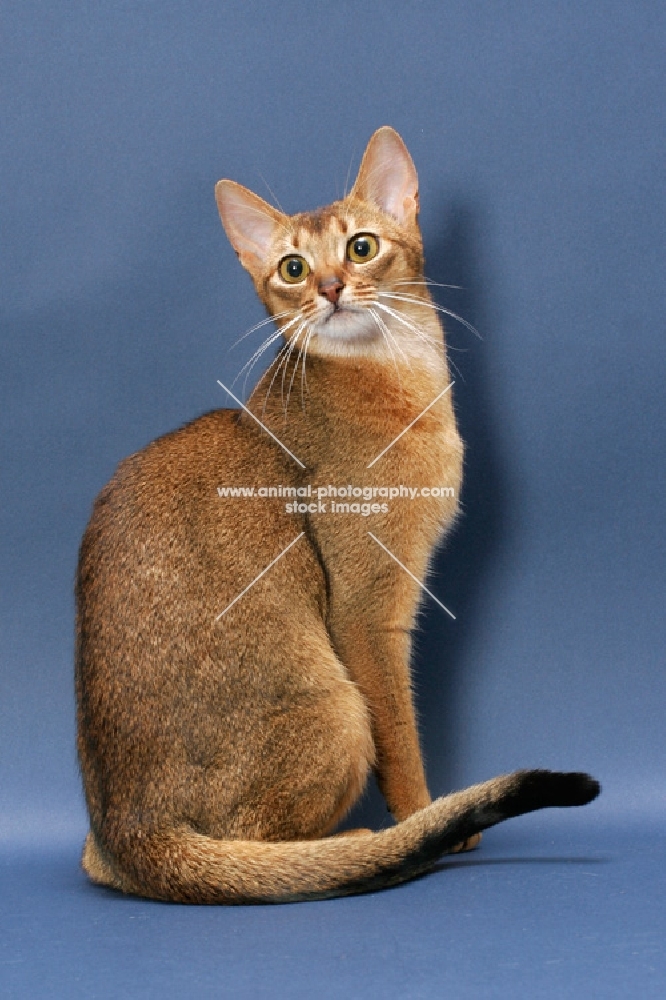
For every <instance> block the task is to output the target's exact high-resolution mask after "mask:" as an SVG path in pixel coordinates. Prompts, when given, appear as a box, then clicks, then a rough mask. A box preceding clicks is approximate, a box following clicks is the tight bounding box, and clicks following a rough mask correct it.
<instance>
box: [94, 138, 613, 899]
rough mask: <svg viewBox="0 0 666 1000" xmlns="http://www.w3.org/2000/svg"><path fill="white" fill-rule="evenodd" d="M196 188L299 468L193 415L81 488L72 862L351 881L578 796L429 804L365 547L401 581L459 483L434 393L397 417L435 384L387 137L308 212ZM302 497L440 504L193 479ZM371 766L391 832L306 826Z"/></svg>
mask: <svg viewBox="0 0 666 1000" xmlns="http://www.w3.org/2000/svg"><path fill="white" fill-rule="evenodd" d="M217 199H218V205H219V208H220V214H221V216H222V221H223V223H224V225H225V228H226V229H227V233H228V235H229V237H230V239H231V241H232V243H233V245H234V247H235V249H236V250H237V252H238V255H239V258H240V259H241V262H242V263H243V264H244V266H245V267H246V268H247V269H248V271H249V272H250V274H251V276H252V278H253V281H254V283H255V287H256V288H257V292H258V294H259V296H260V298H261V299H262V301H263V302H264V304H265V306H266V308H267V310H268V312H269V314H270V315H276V314H283V315H282V318H281V320H279V321H278V322H281V323H282V327H283V335H284V339H285V350H284V352H283V353H282V355H281V366H282V367H278V368H277V377H274V376H275V374H276V369H275V366H271V368H269V371H268V372H267V373H266V374H265V375H264V376H263V377H262V378H261V379H260V380H259V383H258V385H257V386H256V388H255V391H254V392H253V394H252V396H251V399H250V401H249V403H248V407H249V409H250V410H251V411H252V413H254V414H255V415H256V416H258V417H259V418H260V419H261V420H262V422H263V423H264V424H265V426H266V427H268V428H269V429H270V430H271V431H272V432H273V433H274V434H275V435H276V436H277V437H278V438H279V439H280V441H281V442H282V443H283V445H284V446H286V448H287V449H288V450H289V451H290V452H291V453H292V454H293V455H294V456H296V457H297V458H298V459H299V460H300V461H301V462H302V463H303V464H304V465H305V466H306V469H305V470H303V469H301V468H300V467H299V465H298V464H297V463H296V462H294V460H293V459H292V457H290V455H289V454H287V453H286V451H285V450H283V449H282V448H281V447H280V446H279V445H278V444H277V443H276V441H275V440H274V439H273V438H271V437H270V436H269V435H268V434H267V433H266V432H265V430H263V429H262V428H261V427H260V426H258V424H257V423H256V422H255V421H254V420H253V419H252V418H251V417H250V416H248V414H246V413H244V412H240V411H234V410H219V411H216V412H213V413H209V414H207V415H205V416H203V417H200V418H199V419H198V420H195V421H194V422H192V423H190V424H188V425H186V426H185V427H183V428H182V429H180V430H178V431H176V432H174V433H171V434H167V435H166V436H165V437H162V438H160V439H158V440H157V441H155V442H153V443H152V444H151V445H149V446H148V447H147V448H146V449H144V450H143V451H142V452H140V453H138V454H136V455H133V456H131V457H130V458H128V459H127V460H126V461H124V462H123V463H122V464H121V465H120V467H119V469H118V471H117V472H116V474H115V476H114V477H113V479H112V480H111V482H110V483H109V484H108V486H107V487H106V488H105V489H104V490H103V491H102V493H101V494H100V496H99V497H98V499H97V501H96V503H95V506H94V510H93V514H92V517H91V520H90V523H89V525H88V528H87V530H86V533H85V536H84V539H83V542H82V546H81V553H80V562H79V572H78V580H77V601H78V613H77V656H76V664H77V666H76V682H77V698H78V750H79V758H80V762H81V770H82V774H83V780H84V787H85V793H86V800H87V805H88V810H89V814H90V825H91V832H90V834H89V835H88V838H87V841H86V845H85V849H84V855H83V866H84V868H85V870H86V872H87V873H88V874H89V876H90V878H91V879H92V880H93V881H94V882H97V883H100V884H104V885H109V886H113V887H115V888H117V889H121V890H123V891H126V892H131V893H136V894H139V895H145V896H150V897H154V898H158V899H170V900H179V901H184V902H202V903H213V902H226V903H233V902H256V901H282V900H289V899H303V898H315V897H318V896H327V895H338V894H342V893H348V892H358V891H364V890H368V889H371V888H374V887H376V886H379V885H388V884H392V883H393V882H398V881H402V880H404V879H406V878H410V877H413V876H414V875H415V874H418V873H419V872H421V871H424V870H426V869H427V868H428V867H430V866H431V865H432V864H433V863H434V861H435V860H436V859H437V857H438V856H439V855H440V854H441V853H443V852H444V851H450V850H453V849H455V848H456V847H457V846H460V844H461V842H462V843H463V844H465V846H471V845H473V844H474V843H476V841H477V840H478V836H477V835H478V832H479V831H480V830H481V829H483V828H484V827H486V826H489V825H492V824H493V823H495V822H499V821H500V820H501V819H503V818H506V817H507V816H509V815H516V814H517V811H518V812H519V811H527V810H528V809H531V808H540V807H541V806H543V805H551V804H553V805H568V804H579V802H582V801H587V800H588V799H589V798H591V797H593V794H596V791H595V790H594V787H593V784H589V782H588V785H585V781H588V779H584V778H583V776H577V775H574V776H568V778H570V782H571V784H572V788H571V790H570V791H568V792H567V794H566V795H563V794H561V792H560V791H558V792H557V795H556V794H554V793H553V794H551V792H550V791H549V789H550V788H551V785H552V782H553V781H554V777H553V776H550V777H548V776H546V772H543V773H542V772H521V773H518V774H516V775H511V776H509V777H506V778H498V779H494V781H491V782H487V783H486V784H484V785H481V786H476V787H475V788H473V789H468V790H467V791H465V792H461V793H458V794H457V795H454V796H450V797H448V798H444V799H438V800H437V801H436V802H434V803H432V802H431V799H430V795H429V792H428V788H427V785H426V779H425V775H424V769H423V764H422V760H421V753H420V749H419V740H418V733H417V726H416V720H415V715H414V707H413V700H412V693H411V681H410V668H409V659H410V635H411V632H412V630H413V628H414V625H415V615H416V612H417V607H418V604H419V600H420V597H421V591H420V588H419V586H418V584H417V583H416V582H415V581H414V580H413V579H412V578H411V577H410V576H409V575H408V574H407V573H406V572H404V570H403V569H402V568H401V567H400V566H398V565H397V564H396V562H394V561H393V560H392V559H391V558H390V557H389V556H388V555H387V554H386V553H385V552H384V551H383V550H382V549H381V548H380V547H379V546H378V545H377V544H376V542H375V541H374V540H373V539H372V538H371V537H370V536H369V535H368V530H370V531H372V532H373V534H375V535H376V536H377V537H378V538H380V539H381V541H382V542H383V544H384V545H385V546H386V547H387V548H388V549H389V550H390V551H391V552H392V553H394V554H395V555H396V556H397V557H398V558H399V559H400V561H401V562H403V563H404V564H405V565H406V566H407V567H408V568H409V570H410V571H411V572H412V573H413V574H414V575H415V576H416V577H417V578H418V579H420V580H422V579H423V578H424V577H425V575H426V573H427V569H428V563H429V560H430V558H431V555H432V553H433V550H434V548H435V546H436V545H437V543H438V542H439V540H440V539H441V538H442V536H443V535H444V534H445V532H446V531H447V530H448V529H449V528H450V526H451V525H452V523H453V521H454V519H455V516H456V511H457V497H458V493H459V489H460V482H461V469H462V455H463V449H462V444H461V441H460V437H459V435H458V431H457V429H456V423H455V417H454V412H453V406H452V398H451V393H450V392H449V393H446V394H444V395H443V396H441V398H440V399H439V401H438V402H437V403H436V404H435V405H434V406H432V407H431V408H430V409H428V410H427V412H426V413H423V415H422V416H420V418H419V415H420V414H422V411H424V409H425V408H426V407H428V406H429V404H431V403H432V401H433V400H434V399H435V398H436V397H437V395H438V394H439V393H441V392H442V390H443V389H444V388H445V387H446V385H447V384H448V381H449V376H448V369H447V363H446V356H445V351H444V345H443V334H442V330H441V327H440V325H439V322H438V320H437V316H436V312H435V310H434V309H433V307H432V302H431V299H430V296H429V293H428V290H427V287H426V285H425V283H424V282H423V278H422V268H423V253H422V245H421V237H420V233H419V229H418V225H417V221H416V218H417V211H418V193H417V186H416V172H415V171H414V167H413V164H412V162H411V159H410V157H409V154H408V153H407V150H406V149H405V147H404V145H403V143H402V141H401V140H400V138H399V136H397V134H396V133H395V132H393V130H391V129H388V128H384V129H380V130H379V131H378V132H377V133H375V135H374V136H373V138H372V139H371V141H370V144H369V146H368V149H367V150H366V153H365V156H364V159H363V163H362V165H361V169H360V172H359V176H358V178H357V181H356V184H355V186H354V189H353V190H352V192H351V194H350V195H349V196H348V197H346V198H344V199H343V200H342V201H340V202H336V203H335V204H334V205H332V206H330V207H329V208H328V209H323V210H319V211H318V212H317V213H314V214H312V215H307V214H301V215H298V216H294V217H291V218H290V217H288V216H285V215H283V214H282V213H280V212H278V211H277V210H276V209H273V208H272V207H271V206H269V205H267V204H266V203H265V202H263V201H262V200H261V199H260V198H258V197H257V196H256V195H253V194H252V193H251V192H249V191H247V189H245V188H242V187H241V186H240V185H237V184H235V183H234V182H231V181H221V182H220V184H219V185H218V187H217ZM347 233H349V234H354V233H373V234H377V235H378V237H379V246H380V251H379V252H378V254H377V256H376V258H375V259H369V260H368V261H367V262H366V261H364V262H362V263H353V262H351V261H350V259H349V258H348V257H345V250H344V248H345V245H346V240H347V235H346V234H347ZM296 251H297V252H298V255H299V256H300V255H303V259H305V260H306V261H307V262H308V265H309V267H310V272H309V274H308V275H307V277H306V278H305V279H304V280H303V281H300V282H298V283H296V284H289V283H287V282H285V281H284V280H281V278H280V275H279V265H280V262H281V261H282V260H283V259H284V258H285V256H288V255H289V254H292V255H293V254H295V253H296ZM408 281H410V282H414V284H409V285H408V284H404V282H408ZM331 282H337V283H338V285H340V286H342V290H341V291H340V298H339V302H338V303H337V305H331V301H330V300H329V298H328V297H327V293H326V288H327V287H328V286H330V283H331ZM401 282H402V284H401ZM336 287H337V286H336ZM401 293H404V294H402V295H401ZM391 294H393V295H396V294H397V295H401V298H402V300H401V299H400V298H398V299H396V298H391V297H390V296H391ZM382 296H385V298H384V300H383V303H382ZM403 300H404V301H403ZM382 305H383V306H384V307H387V306H388V308H382ZM396 307H397V308H396ZM391 310H393V311H394V313H395V312H396V311H397V312H398V313H399V317H398V318H397V319H396V317H395V315H393V316H392V315H391ZM373 311H374V312H375V313H376V314H377V315H378V316H379V317H380V319H381V320H382V321H383V324H384V326H385V328H386V329H383V328H382V323H381V322H378V321H377V320H376V318H375V317H373V316H372V312H373ZM294 317H299V318H298V319H296V320H295V321H294V322H293V323H291V320H292V319H293V318H294ZM336 324H337V326H336ZM336 331H337V332H336ZM289 348H291V351H289ZM299 362H300V363H301V370H300V372H299V369H298V366H299ZM271 380H272V381H271ZM416 418H419V419H416ZM414 420H416V423H414V426H413V427H412V428H411V429H410V430H409V431H408V432H407V433H406V434H404V435H403V436H402V437H400V438H399V440H397V441H396V442H395V444H394V445H393V446H392V447H391V448H390V449H389V450H388V451H387V452H386V454H385V455H384V456H383V458H382V459H381V460H380V461H379V462H378V463H377V464H376V465H374V466H373V467H372V468H371V469H368V468H367V466H368V465H369V464H370V463H371V462H372V461H373V459H375V458H376V456H377V455H378V454H379V453H380V452H381V451H382V449H384V448H385V447H386V446H387V445H388V444H389V443H390V442H391V441H392V440H393V439H394V438H395V437H397V435H399V434H400V433H401V432H402V431H403V430H404V429H405V427H407V426H408V425H409V424H410V423H411V422H412V421H414ZM313 482H316V483H319V484H323V483H325V484H328V483H331V484H339V485H341V484H347V483H351V484H354V485H355V486H361V487H362V486H368V485H369V486H374V485H378V484H381V483H389V484H399V483H406V484H409V485H411V486H412V487H423V486H433V485H437V486H442V485H445V486H449V487H452V489H453V491H454V495H453V496H447V497H441V498H436V499H435V498H429V499H421V500H419V501H418V502H414V503H406V502H404V501H403V502H401V503H396V504H395V505H393V506H391V508H390V509H389V510H388V511H386V512H380V513H376V514H372V515H371V516H369V517H358V516H353V515H350V516H342V517H333V516H323V515H322V516H315V515H312V514H310V513H306V514H293V513H287V511H286V509H285V504H284V503H283V502H279V503H278V502H276V501H270V502H269V501H263V502H259V501H243V500H238V499H232V498H231V497H226V498H225V497H220V496H219V495H218V489H217V488H218V487H225V486H237V485H243V486H248V487H250V486H253V485H254V486H255V487H258V486H262V485H264V486H265V485H270V484H281V485H283V486H292V487H299V486H302V485H304V484H307V483H313ZM301 532H302V533H303V535H302V537H301V538H300V539H299V541H298V542H297V543H296V544H294V545H293V546H292V547H291V548H290V549H289V551H288V552H287V553H286V554H285V555H284V556H283V557H282V558H280V559H279V560H278V561H277V562H276V563H275V564H274V565H273V566H272V567H271V569H270V570H269V571H268V572H266V573H265V575H263V576H262V577H261V579H260V580H258V581H257V582H256V583H255V584H254V585H253V586H252V587H251V588H250V589H249V590H248V591H247V592H246V593H245V594H244V595H243V596H242V597H241V598H240V599H239V600H237V601H236V602H235V603H233V604H232V602H234V600H235V598H237V597H238V595H239V594H240V593H241V592H242V591H243V590H244V588H246V587H247V586H248V584H250V583H251V582H252V581H253V580H254V578H255V577H256V576H257V574H258V573H260V572H261V571H262V570H263V569H265V568H266V567H267V566H268V564H269V563H270V562H271V561H272V560H274V559H276V557H277V556H279V555H280V553H281V552H283V550H284V549H285V548H286V547H287V546H289V544H290V543H291V542H293V540H294V539H295V538H296V537H297V536H298V535H299V533H301ZM228 605H232V606H231V607H229V609H228V610H227V611H225V609H226V608H227V606H228ZM221 612H224V614H222V616H221V617H220V613H221ZM373 769H374V771H375V773H376V775H377V778H378V781H379V785H380V787H381V790H382V792H383V794H384V796H385V797H386V801H387V803H388V806H389V808H390V810H391V812H392V813H393V815H394V817H395V818H396V820H398V824H397V825H396V826H395V827H393V828H391V829H389V830H385V831H382V832H380V833H376V834H373V833H369V832H366V831H358V832H357V833H356V835H353V836H347V837H331V836H329V835H330V834H331V833H332V832H333V831H334V830H335V827H336V825H337V824H338V823H339V822H340V820H341V819H342V818H343V817H344V815H345V814H346V812H347V811H348V810H349V808H350V807H351V806H352V805H353V803H354V802H355V801H356V800H357V799H358V797H359V796H360V795H361V793H362V791H363V789H364V787H365V783H366V780H367V777H368V774H369V772H370V771H371V770H373ZM535 774H536V775H543V777H537V778H535V777H534V776H535ZM560 777H561V776H560ZM535 781H536V782H537V784H538V787H539V789H540V791H539V796H540V797H539V796H536V797H535V796H534V795H533V793H532V791H530V789H532V784H533V783H534V782H535ZM581 783H582V785H581ZM574 786H575V788H574ZM582 786H585V787H584V789H583V791H581V787H582ZM557 787H558V789H559V785H558V786H557ZM567 788H568V786H567ZM526 789H527V791H526ZM585 789H586V790H585ZM528 792H529V794H528ZM558 795H559V799H558ZM560 799H562V801H560ZM516 803H518V804H516ZM535 803H536V804H535Z"/></svg>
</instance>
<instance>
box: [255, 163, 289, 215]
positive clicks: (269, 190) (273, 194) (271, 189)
mask: <svg viewBox="0 0 666 1000" xmlns="http://www.w3.org/2000/svg"><path fill="white" fill-rule="evenodd" d="M257 173H258V174H259V176H260V177H261V179H262V181H263V182H264V184H265V185H266V188H267V190H268V193H269V194H270V196H271V198H272V199H273V201H274V202H275V204H276V205H277V207H278V208H279V209H280V211H281V212H282V214H283V215H286V214H287V213H286V212H285V210H284V209H283V207H282V205H281V204H280V202H279V201H278V200H277V196H276V194H275V191H274V190H273V188H272V187H271V186H270V184H269V183H268V181H267V180H266V178H265V177H264V175H263V174H262V173H261V171H260V170H257Z"/></svg>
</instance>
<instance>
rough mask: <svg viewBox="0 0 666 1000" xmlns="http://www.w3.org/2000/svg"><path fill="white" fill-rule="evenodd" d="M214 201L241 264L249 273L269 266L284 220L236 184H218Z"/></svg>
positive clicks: (232, 182) (222, 182)
mask: <svg viewBox="0 0 666 1000" xmlns="http://www.w3.org/2000/svg"><path fill="white" fill-rule="evenodd" d="M215 200H216V202H217V207H218V210H219V213H220V218H221V219H222V225H223V226H224V229H225V232H226V234H227V236H228V237H229V242H230V243H231V245H232V247H233V248H234V250H235V251H236V253H237V254H238V257H239V259H240V262H241V264H242V265H243V267H246V268H247V269H248V271H250V273H252V272H253V271H257V270H260V269H261V268H263V266H264V265H265V263H266V260H267V258H268V255H269V252H270V248H271V245H272V242H273V239H274V238H275V233H276V231H277V230H278V229H279V228H280V227H282V226H284V217H283V216H282V214H281V213H280V212H278V211H277V209H275V208H273V207H272V205H269V204H268V202H266V201H264V199H263V198H260V197H259V195H257V194H254V192H253V191H250V190H249V189H248V188H246V187H243V185H242V184H237V183H236V182H235V181H227V180H224V181H218V182H217V184H216V185H215Z"/></svg>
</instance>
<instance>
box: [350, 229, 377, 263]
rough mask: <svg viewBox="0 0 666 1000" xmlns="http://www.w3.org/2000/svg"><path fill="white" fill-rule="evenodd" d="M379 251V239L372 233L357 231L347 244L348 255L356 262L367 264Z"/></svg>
mask: <svg viewBox="0 0 666 1000" xmlns="http://www.w3.org/2000/svg"><path fill="white" fill-rule="evenodd" d="M378 253H379V240H378V239H377V237H376V236H373V235H372V233H357V234H356V236H352V238H351V239H350V241H349V243H348V244H347V257H348V258H349V260H351V261H353V262H354V264H365V262H366V261H367V260H372V258H373V257H376V256H377V254H378Z"/></svg>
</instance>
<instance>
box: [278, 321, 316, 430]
mask: <svg viewBox="0 0 666 1000" xmlns="http://www.w3.org/2000/svg"><path fill="white" fill-rule="evenodd" d="M309 332H310V329H309V327H307V326H306V333H305V337H304V338H303V346H302V347H299V349H298V357H297V358H296V364H295V365H294V370H293V371H292V373H291V381H290V382H289V390H288V392H287V402H286V404H285V407H284V416H285V420H286V419H287V411H288V410H289V397H290V396H291V390H292V386H293V384H294V379H295V378H296V372H297V371H298V362H299V361H300V360H301V357H302V356H303V351H304V349H305V345H306V343H307V340H308V334H309ZM301 402H302V401H301Z"/></svg>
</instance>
